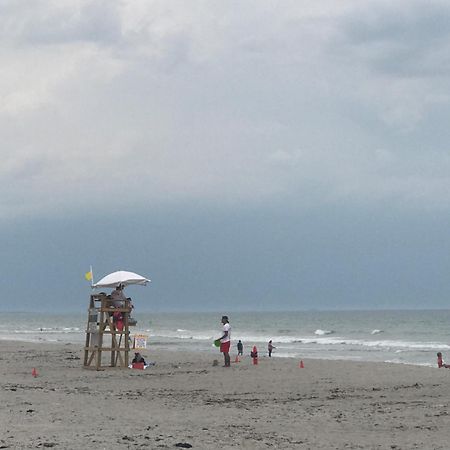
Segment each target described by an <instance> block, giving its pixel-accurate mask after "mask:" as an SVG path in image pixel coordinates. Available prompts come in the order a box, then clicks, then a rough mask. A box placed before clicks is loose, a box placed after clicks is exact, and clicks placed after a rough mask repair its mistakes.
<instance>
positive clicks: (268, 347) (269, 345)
mask: <svg viewBox="0 0 450 450" xmlns="http://www.w3.org/2000/svg"><path fill="white" fill-rule="evenodd" d="M274 348H276V347H274V346H273V345H272V341H271V340H270V341H269V343H268V344H267V351H268V352H269V358H272V351H273V349H274Z"/></svg>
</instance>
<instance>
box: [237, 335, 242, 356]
mask: <svg viewBox="0 0 450 450" xmlns="http://www.w3.org/2000/svg"><path fill="white" fill-rule="evenodd" d="M237 349H238V356H242V355H243V354H244V345H243V344H242V342H241V340H240V339H239V341H238V343H237Z"/></svg>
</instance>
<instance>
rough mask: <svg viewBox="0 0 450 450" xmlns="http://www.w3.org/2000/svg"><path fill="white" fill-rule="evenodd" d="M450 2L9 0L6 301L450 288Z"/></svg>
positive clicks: (286, 298) (154, 302) (411, 295)
mask: <svg viewBox="0 0 450 450" xmlns="http://www.w3.org/2000/svg"><path fill="white" fill-rule="evenodd" d="M449 24H450V5H449V4H448V2H444V1H434V0H431V1H427V2H424V1H414V0H407V1H406V0H398V1H396V2H391V1H382V0H374V1H370V2H361V1H359V0H355V1H351V0H348V1H347V0H346V1H342V2H336V1H335V0H334V1H326V0H302V1H299V0H295V1H290V0H284V1H282V2H280V1H260V0H258V1H250V0H249V1H246V2H241V1H228V2H219V1H209V0H208V1H206V0H205V1H196V0H193V1H190V2H186V1H181V0H180V1H167V0H161V1H159V0H158V1H154V0H121V1H114V0H113V1H111V0H98V1H96V0H91V1H82V0H79V1H72V0H65V1H63V2H61V1H56V0H34V1H27V0H21V1H16V0H4V1H2V2H0V100H1V101H0V135H1V144H0V156H1V164H0V192H1V194H0V242H1V243H2V250H3V251H2V252H1V255H2V257H1V260H0V270H1V273H2V282H3V295H2V296H1V298H0V310H3V311H11V310H18V311H79V310H85V308H86V307H87V302H88V298H89V294H90V287H89V283H88V282H86V280H85V279H84V273H85V272H86V271H88V270H89V266H90V265H92V266H93V270H94V279H95V280H96V281H97V280H98V279H99V278H101V277H103V276H104V275H106V274H108V273H110V272H113V271H116V270H130V271H134V272H137V273H140V274H142V275H144V276H146V277H148V278H150V279H151V280H152V283H151V284H150V285H148V286H147V287H130V288H129V294H130V295H132V296H133V298H135V304H136V305H137V306H138V307H139V308H141V309H142V310H147V311H166V310H167V311H179V310H186V311H195V310H208V311H209V310H211V311H228V310H230V311H235V310H250V311H252V310H280V309H283V310H296V309H298V310H303V309H319V310H320V309H332V310H335V309H384V308H414V309H416V308H447V307H448V304H449V301H448V300H449V298H450V277H449V275H450V257H449V255H450V244H449V239H448V237H449V232H448V230H449V225H450V151H449V148H448V147H449V142H450V139H449V137H450V127H449V126H448V124H449V121H450V48H449V47H450V39H449V38H450V25H449Z"/></svg>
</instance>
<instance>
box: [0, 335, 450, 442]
mask: <svg viewBox="0 0 450 450" xmlns="http://www.w3.org/2000/svg"><path fill="white" fill-rule="evenodd" d="M0 346H1V349H2V351H1V352H0V367H1V412H0V448H11V449H19V448H56V449H94V448H95V449H103V448H105V449H106V448H108V449H111V448H124V449H126V448H131V449H134V448H183V447H180V445H178V447H177V444H185V446H184V448H190V447H188V444H189V445H191V446H192V448H195V449H215V448H220V449H228V448H243V449H253V448H255V449H260V448H261V449H264V448H283V449H291V448H299V449H335V448H336V449H344V448H370V449H372V448H373V449H378V448H380V449H393V448H395V449H412V448H419V449H438V448H441V449H449V448H450V418H449V402H450V389H449V385H450V370H447V369H437V368H427V367H415V366H405V365H395V364H374V363H359V362H341V361H318V360H306V361H305V368H304V369H300V368H299V367H298V361H297V360H292V359H282V358H276V357H275V358H272V359H269V358H260V360H259V364H258V366H253V365H252V364H251V359H250V358H249V357H246V358H244V360H243V361H242V362H240V363H235V364H232V367H231V368H223V367H222V366H221V364H222V360H221V359H220V354H217V355H215V354H212V353H211V354H201V353H189V354H182V353H176V352H165V353H162V352H161V353H152V351H151V350H148V351H146V352H144V355H145V356H146V357H147V359H149V360H152V361H155V362H156V366H154V367H150V368H148V369H147V370H145V371H140V370H129V369H128V370H127V369H107V370H105V371H99V372H97V371H94V370H87V369H83V368H82V349H80V347H76V346H73V345H49V344H44V345H41V344H40V345H37V344H29V343H22V342H4V341H2V342H0ZM433 356H434V355H431V358H433ZM214 358H217V359H218V360H219V363H220V364H219V366H218V367H213V365H212V361H213V359H214ZM33 367H36V369H37V371H38V377H37V378H34V377H32V375H31V373H32V369H33Z"/></svg>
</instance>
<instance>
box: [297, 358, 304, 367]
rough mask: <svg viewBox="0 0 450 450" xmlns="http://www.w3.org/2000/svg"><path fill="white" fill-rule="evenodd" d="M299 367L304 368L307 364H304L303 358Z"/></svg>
mask: <svg viewBox="0 0 450 450" xmlns="http://www.w3.org/2000/svg"><path fill="white" fill-rule="evenodd" d="M298 368H299V369H304V368H305V365H304V364H303V360H301V361H300V364H299V365H298Z"/></svg>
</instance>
